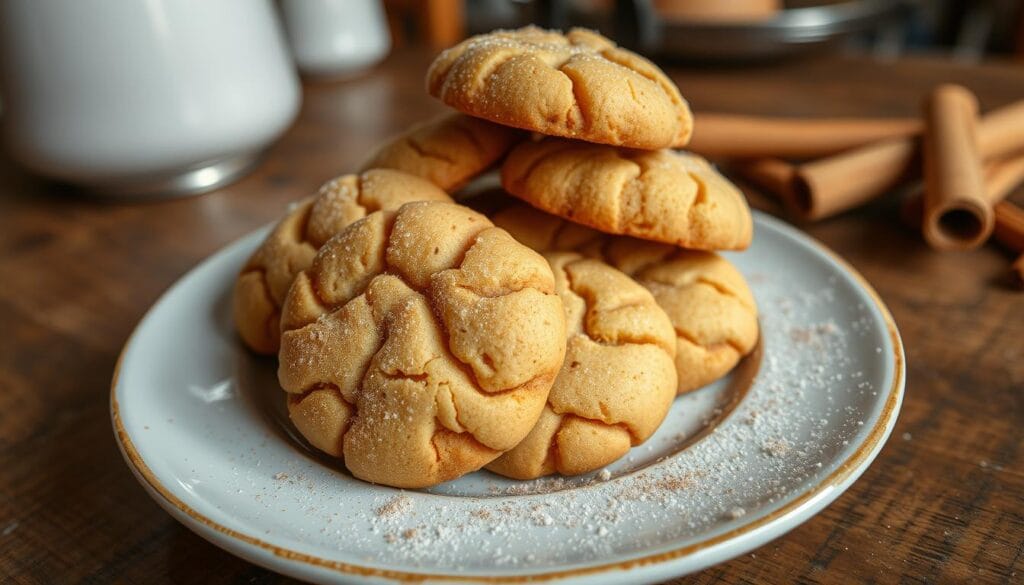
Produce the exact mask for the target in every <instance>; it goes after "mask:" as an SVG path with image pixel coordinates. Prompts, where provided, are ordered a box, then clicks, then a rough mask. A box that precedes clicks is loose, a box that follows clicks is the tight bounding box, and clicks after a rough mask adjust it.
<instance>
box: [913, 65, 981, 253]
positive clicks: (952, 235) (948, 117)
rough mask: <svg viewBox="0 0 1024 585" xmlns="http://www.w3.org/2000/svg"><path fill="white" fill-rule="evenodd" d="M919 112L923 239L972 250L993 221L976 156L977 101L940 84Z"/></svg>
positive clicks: (961, 89)
mask: <svg viewBox="0 0 1024 585" xmlns="http://www.w3.org/2000/svg"><path fill="white" fill-rule="evenodd" d="M924 112H925V119H926V123H925V129H924V215H923V216H922V220H923V221H922V225H921V231H922V233H923V234H924V239H925V241H926V242H928V245H930V246H931V247H933V248H935V249H938V250H969V249H973V248H977V247H978V246H980V245H982V244H983V243H984V242H985V240H987V239H988V237H989V236H990V235H991V234H992V228H993V226H994V221H995V218H994V216H993V214H992V206H991V205H990V204H989V202H988V201H987V200H986V198H985V179H984V176H983V175H982V170H981V156H980V155H979V153H978V126H977V124H978V100H977V98H975V97H974V94H972V93H971V92H970V91H969V90H968V89H967V88H965V87H963V86H959V85H940V86H939V87H937V88H935V90H934V91H932V93H931V94H930V95H929V96H928V98H927V99H926V100H925V107H924Z"/></svg>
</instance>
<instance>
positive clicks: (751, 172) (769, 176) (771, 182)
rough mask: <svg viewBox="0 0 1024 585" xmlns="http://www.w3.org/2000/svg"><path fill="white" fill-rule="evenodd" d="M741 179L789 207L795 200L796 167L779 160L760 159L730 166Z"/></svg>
mask: <svg viewBox="0 0 1024 585" xmlns="http://www.w3.org/2000/svg"><path fill="white" fill-rule="evenodd" d="M729 168H730V169H732V170H734V171H735V172H736V174H737V175H739V176H740V177H741V178H743V179H746V180H747V181H748V182H749V183H751V184H752V185H754V186H755V187H759V188H760V189H762V190H764V191H767V192H768V194H769V195H773V196H775V198H777V199H778V200H779V201H781V202H783V203H784V204H786V205H787V206H789V205H790V204H791V200H792V199H793V176H794V175H795V173H796V167H794V166H793V164H792V163H789V162H786V161H784V160H782V159H778V158H760V159H755V160H748V161H741V162H738V163H736V164H733V165H730V167H729Z"/></svg>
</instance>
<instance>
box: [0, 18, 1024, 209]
mask: <svg viewBox="0 0 1024 585" xmlns="http://www.w3.org/2000/svg"><path fill="white" fill-rule="evenodd" d="M527 24H537V25H540V26H543V27H548V28H557V29H566V28H569V27H574V26H583V27H589V28H593V29H597V30H599V31H601V32H602V33H604V34H605V35H607V36H609V37H610V38H612V39H613V40H615V41H617V42H618V43H619V44H620V45H623V46H626V47H628V48H632V49H634V50H636V51H638V52H640V53H642V54H644V55H646V56H648V57H650V58H652V59H654V60H655V61H657V62H659V63H661V64H662V65H672V66H681V67H683V68H687V69H688V70H689V71H693V72H695V71H705V72H706V71H712V70H715V69H722V70H725V71H733V70H740V71H744V70H745V71H748V72H750V71H752V70H756V71H758V72H760V74H764V73H765V72H766V71H774V70H782V69H783V68H785V67H786V66H788V65H792V64H793V63H799V62H802V61H806V60H808V59H810V58H822V57H827V56H829V55H842V56H858V57H859V58H862V59H863V58H867V59H869V60H871V59H878V60H882V61H885V60H889V61H895V60H897V59H899V58H901V57H904V56H908V55H921V54H926V55H928V56H930V57H932V58H933V59H935V58H937V59H939V60H941V61H943V62H945V61H947V60H948V62H950V63H952V62H957V63H960V64H971V63H977V62H980V61H982V60H1000V61H1010V62H1014V61H1018V62H1021V63H1024V2H1022V1H1020V0H825V1H823V0H818V1H814V0H277V1H272V0H259V1H257V0H218V1H217V2H205V1H200V0H175V1H171V0H145V1H144V2H109V1H107V0H77V1H74V2H71V1H64V0H5V1H4V2H0V106H2V108H3V116H2V118H0V122H2V133H3V143H4V146H5V151H6V153H7V154H8V156H9V157H10V158H11V159H13V160H14V161H16V162H17V163H18V164H19V166H21V167H22V168H25V169H27V170H29V171H30V172H32V173H33V174H35V175H38V176H42V177H46V178H49V179H53V180H56V181H58V182H61V183H66V184H71V185H75V186H78V187H84V188H86V189H88V190H91V191H93V192H100V193H105V194H113V195H117V196H121V197H127V198H150V197H164V196H167V195H179V194H195V193H202V192H206V191H210V190H213V189H216V188H218V187H220V186H223V185H226V184H229V183H231V182H233V181H234V180H236V179H238V178H240V177H242V176H245V175H246V174H247V173H248V172H249V171H250V170H252V169H253V168H255V167H256V165H257V164H258V162H259V160H260V158H261V156H262V154H263V153H264V152H265V151H266V149H267V148H268V147H269V146H270V145H271V144H274V143H275V142H276V141H277V140H278V139H279V138H280V137H281V136H282V135H283V134H284V133H285V132H286V131H287V130H288V128H290V127H291V126H292V124H293V123H294V121H295V120H296V119H297V116H298V113H299V111H300V110H301V108H302V107H303V96H304V94H306V95H307V97H308V94H309V93H310V92H311V91H315V90H314V89H313V86H314V85H317V86H320V87H321V88H323V87H324V86H331V85H334V86H336V87H339V88H340V87H351V86H350V85H346V84H345V81H346V80H352V79H357V78H361V77H364V74H365V73H367V72H368V71H371V70H373V69H374V67H375V66H376V65H377V64H379V63H381V62H382V61H384V60H385V59H386V58H388V56H389V55H408V54H410V53H415V54H418V55H421V56H423V57H424V58H429V57H430V56H432V55H433V54H434V53H436V52H437V51H440V50H441V49H443V48H445V47H449V46H451V45H453V44H455V43H457V42H459V41H460V40H462V39H464V38H466V37H467V36H469V35H473V34H477V33H481V32H485V31H490V30H493V29H496V28H516V27H520V26H524V25H527ZM40 40H45V42H40ZM417 75H419V73H417ZM304 84H305V85H304ZM253 96H259V99H253ZM737 97H742V96H737ZM719 99H720V100H721V99H724V98H721V97H720V98H719ZM722 105H723V106H727V105H728V104H725V103H723V104H722Z"/></svg>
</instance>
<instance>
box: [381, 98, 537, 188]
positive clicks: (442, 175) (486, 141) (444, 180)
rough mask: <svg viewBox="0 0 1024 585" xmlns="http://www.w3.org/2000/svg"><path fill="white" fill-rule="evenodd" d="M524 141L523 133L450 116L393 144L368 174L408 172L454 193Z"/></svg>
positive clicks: (420, 127) (423, 125) (426, 124)
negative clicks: (383, 170) (373, 171)
mask: <svg viewBox="0 0 1024 585" xmlns="http://www.w3.org/2000/svg"><path fill="white" fill-rule="evenodd" d="M522 138H523V133H522V132H520V131H519V130H516V129H514V128H509V127H508V126H501V125H500V124H493V123H491V122H488V121H487V120H481V119H480V118H474V117H472V116H466V115H465V114H444V115H441V116H439V117H437V118H434V119H433V120H429V121H427V122H423V123H421V124H418V125H416V126H413V127H412V128H410V129H409V130H408V131H406V132H405V133H403V134H401V135H399V136H397V137H395V138H393V139H392V140H391V141H390V142H388V143H387V144H385V145H384V146H383V147H382V148H381V149H380V150H378V151H377V152H376V153H375V154H374V155H373V157H372V158H371V159H370V160H369V161H367V162H366V164H364V165H363V169H374V168H382V169H395V170H399V171H404V172H406V173H409V174H412V175H416V176H418V177H423V178H424V179H426V180H428V181H430V182H431V183H433V184H435V185H437V186H438V187H440V188H442V189H444V190H445V191H447V192H449V193H454V192H455V191H457V190H458V189H459V188H460V187H462V186H463V185H465V184H466V183H468V182H469V181H470V180H471V179H473V178H474V177H476V176H477V175H479V174H481V173H483V172H484V171H486V170H487V169H488V168H490V167H491V166H492V165H493V164H494V163H496V162H498V160H499V159H501V157H503V156H505V153H507V152H508V150H509V149H510V148H512V145H513V144H515V143H516V142H517V141H519V140H520V139H522Z"/></svg>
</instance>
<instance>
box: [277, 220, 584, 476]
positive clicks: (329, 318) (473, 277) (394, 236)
mask: <svg viewBox="0 0 1024 585" xmlns="http://www.w3.org/2000/svg"><path fill="white" fill-rule="evenodd" d="M281 330H282V334H281V351H280V354H279V361H280V365H279V369H278V380H279V381H280V383H281V386H282V387H283V388H284V389H285V391H286V392H288V410H289V414H290V416H291V419H292V421H293V422H294V424H295V426H296V428H297V429H298V430H299V432H301V433H302V435H303V436H305V437H306V439H308V440H309V442H310V443H311V444H312V445H313V446H314V447H316V448H318V449H320V450H321V451H324V452H325V453H328V454H330V455H333V456H336V457H341V458H343V460H344V463H345V465H346V466H347V467H348V469H349V470H350V471H351V472H352V474H353V475H355V476H356V477H358V478H361V479H364V480H366V481H371V482H374V483H382V484H386V485H391V486H396V487H405V488H418V487H426V486H430V485H434V484H437V483H440V482H443V481H447V480H450V479H454V478H456V477H459V476H461V475H463V474H465V473H468V472H470V471H473V470H476V469H479V468H480V467H482V466H484V465H486V464H487V463H489V462H491V461H492V460H494V459H495V458H497V457H498V456H499V455H501V454H502V453H504V452H505V451H508V450H509V449H511V448H513V447H514V446H515V445H516V444H518V443H519V442H520V441H521V440H522V439H523V438H524V437H525V436H526V435H527V434H528V433H529V432H530V430H531V429H532V428H533V426H534V424H535V423H536V422H537V420H538V418H539V417H540V414H541V411H542V410H543V408H544V404H545V403H546V401H547V398H548V392H549V390H550V389H551V385H552V383H553V382H554V379H555V376H556V375H557V374H558V371H559V368H560V367H561V364H562V359H563V356H564V353H565V316H564V313H563V310H562V302H561V300H560V298H559V296H558V294H557V293H556V292H555V282H554V276H553V274H552V272H551V268H550V266H549V265H548V263H547V261H545V260H544V258H543V257H542V256H540V255H539V254H537V253H536V252H534V251H533V250H530V249H529V248H527V247H526V246H523V245H522V244H519V243H518V242H516V241H515V240H514V239H513V238H512V236H510V235H509V234H508V232H506V231H505V230H502V229H500V228H496V227H494V226H493V224H491V222H490V221H489V220H488V219H487V218H486V217H484V216H482V215H480V214H478V213H476V212H474V211H472V210H470V209H468V208H465V207H462V206H460V205H455V204H452V203H438V202H422V203H409V204H407V205H404V206H402V207H401V208H399V209H398V210H397V211H381V212H376V213H373V214H371V215H368V216H367V217H365V218H364V219H362V220H360V221H358V222H356V223H354V224H352V225H351V226H349V227H348V228H347V229H345V230H344V231H343V232H341V233H340V234H338V235H337V236H335V237H334V238H332V239H331V240H329V241H328V242H327V243H326V244H325V245H324V246H323V248H321V250H320V252H319V253H318V254H317V256H316V258H315V259H314V260H313V264H312V266H311V267H310V268H309V269H308V270H306V271H304V272H302V273H301V274H299V276H298V277H297V278H296V279H295V283H294V284H293V285H292V287H291V289H290V290H289V292H288V296H287V298H286V300H285V304H284V307H283V310H282V317H281Z"/></svg>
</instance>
